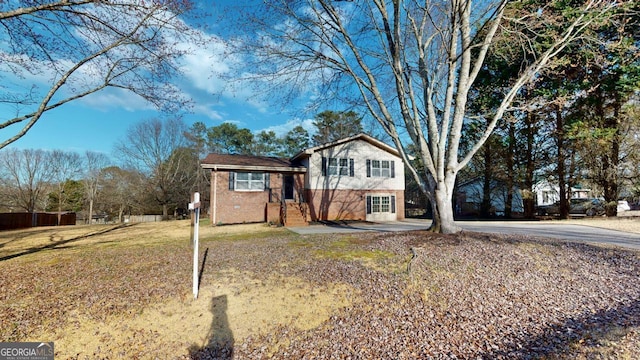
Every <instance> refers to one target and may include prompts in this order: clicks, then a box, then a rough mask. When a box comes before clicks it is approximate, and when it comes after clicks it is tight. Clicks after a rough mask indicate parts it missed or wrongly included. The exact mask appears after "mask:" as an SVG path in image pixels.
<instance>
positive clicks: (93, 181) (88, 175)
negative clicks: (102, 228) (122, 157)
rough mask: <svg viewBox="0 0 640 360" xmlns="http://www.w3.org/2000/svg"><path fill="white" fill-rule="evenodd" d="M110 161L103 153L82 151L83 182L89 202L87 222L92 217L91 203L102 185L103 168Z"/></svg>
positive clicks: (89, 221)
mask: <svg viewBox="0 0 640 360" xmlns="http://www.w3.org/2000/svg"><path fill="white" fill-rule="evenodd" d="M109 163H110V160H109V157H108V156H107V155H105V154H103V153H97V152H93V151H86V152H85V153H84V166H83V167H84V175H83V183H84V190H85V196H86V200H87V202H88V203H89V209H88V212H87V220H88V223H89V224H91V220H92V219H93V205H94V202H95V201H96V198H97V197H98V190H99V189H100V187H101V186H102V180H103V175H104V173H103V171H102V170H103V169H104V168H106V167H107V166H108V165H109Z"/></svg>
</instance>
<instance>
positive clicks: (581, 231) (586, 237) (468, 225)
mask: <svg viewBox="0 0 640 360" xmlns="http://www.w3.org/2000/svg"><path fill="white" fill-rule="evenodd" d="M430 224H431V221H430V220H419V219H407V220H405V221H393V222H385V223H375V224H373V223H364V222H363V223H352V224H347V225H311V226H306V227H294V228H289V229H290V230H291V231H294V232H296V233H299V234H321V233H325V234H326V233H352V232H364V231H377V232H389V231H410V230H423V229H427V228H428V227H429V225H430ZM457 224H458V225H459V226H460V227H462V229H463V230H466V231H475V232H484V233H498V234H518V235H528V236H536V237H547V238H555V239H560V240H566V241H573V242H587V243H599V244H606V245H614V246H621V247H626V248H632V249H640V234H633V233H626V232H622V231H615V230H607V229H601V228H595V227H591V226H585V225H570V224H559V223H550V222H545V221H530V222H528V221H458V222H457Z"/></svg>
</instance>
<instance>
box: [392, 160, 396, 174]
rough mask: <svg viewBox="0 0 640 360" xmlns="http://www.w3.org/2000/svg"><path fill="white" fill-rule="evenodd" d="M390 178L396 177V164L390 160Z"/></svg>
mask: <svg viewBox="0 0 640 360" xmlns="http://www.w3.org/2000/svg"><path fill="white" fill-rule="evenodd" d="M391 177H392V178H394V177H396V162H395V161H393V160H391Z"/></svg>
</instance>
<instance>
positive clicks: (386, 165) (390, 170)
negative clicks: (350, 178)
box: [367, 160, 395, 178]
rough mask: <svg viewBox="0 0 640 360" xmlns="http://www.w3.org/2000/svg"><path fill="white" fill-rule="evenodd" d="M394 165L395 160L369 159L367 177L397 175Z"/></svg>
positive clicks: (390, 176)
mask: <svg viewBox="0 0 640 360" xmlns="http://www.w3.org/2000/svg"><path fill="white" fill-rule="evenodd" d="M394 166H395V162H394V161H389V160H367V177H386V178H392V177H395V171H394Z"/></svg>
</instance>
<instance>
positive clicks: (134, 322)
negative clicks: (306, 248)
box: [32, 271, 349, 359]
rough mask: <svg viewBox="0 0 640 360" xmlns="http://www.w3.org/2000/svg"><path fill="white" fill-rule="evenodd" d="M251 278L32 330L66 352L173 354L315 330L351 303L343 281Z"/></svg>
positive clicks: (232, 276)
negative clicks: (281, 330) (320, 283)
mask: <svg viewBox="0 0 640 360" xmlns="http://www.w3.org/2000/svg"><path fill="white" fill-rule="evenodd" d="M247 279H254V277H253V276H252V275H251V274H246V273H245V274H242V273H239V272H237V271H232V272H229V273H228V274H227V275H226V276H225V277H222V278H219V279H218V280H219V281H218V282H217V284H215V285H209V286H205V287H203V288H202V289H201V291H200V294H199V298H198V299H195V300H194V299H191V298H189V299H185V298H183V299H170V300H167V301H165V302H163V303H161V304H153V305H150V306H148V307H146V308H144V309H142V310H141V311H140V312H139V313H133V314H127V315H115V316H110V317H108V318H106V319H103V320H96V319H92V318H90V317H86V316H83V315H82V314H80V313H78V312H75V313H74V314H70V315H71V316H70V317H69V318H68V319H67V320H66V325H65V326H61V327H60V328H58V329H57V330H56V331H55V332H53V333H42V334H38V333H33V334H32V336H33V337H34V338H38V339H51V341H54V342H55V344H56V349H57V350H58V349H59V351H57V352H56V356H57V357H61V358H95V357H113V355H114V354H117V355H119V356H122V357H126V358H128V357H130V356H136V355H137V354H139V353H140V350H141V349H144V351H145V352H147V353H148V354H153V356H154V357H156V358H162V359H170V358H175V357H186V356H191V355H195V354H199V353H203V352H206V351H210V350H211V349H215V351H223V350H225V349H232V348H233V346H234V344H235V343H239V344H241V343H242V342H243V341H244V340H245V339H246V338H247V337H249V336H256V335H258V336H260V335H266V334H269V332H271V331H273V330H274V329H276V328H277V327H279V326H288V327H291V328H293V329H297V330H309V329H312V328H315V327H317V326H319V325H320V324H321V323H322V322H324V321H326V320H327V319H328V317H329V315H330V314H331V313H333V312H334V311H336V310H337V309H339V308H341V307H344V306H346V305H348V301H347V299H346V298H345V295H344V294H345V293H347V292H348V291H349V289H348V287H346V286H344V285H334V286H326V287H315V288H314V287H312V286H310V284H308V283H306V282H305V281H303V280H301V279H297V278H295V277H287V278H283V277H272V278H268V279H266V280H264V281H261V280H247ZM283 340H286V339H283ZM274 351H275V349H274Z"/></svg>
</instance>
